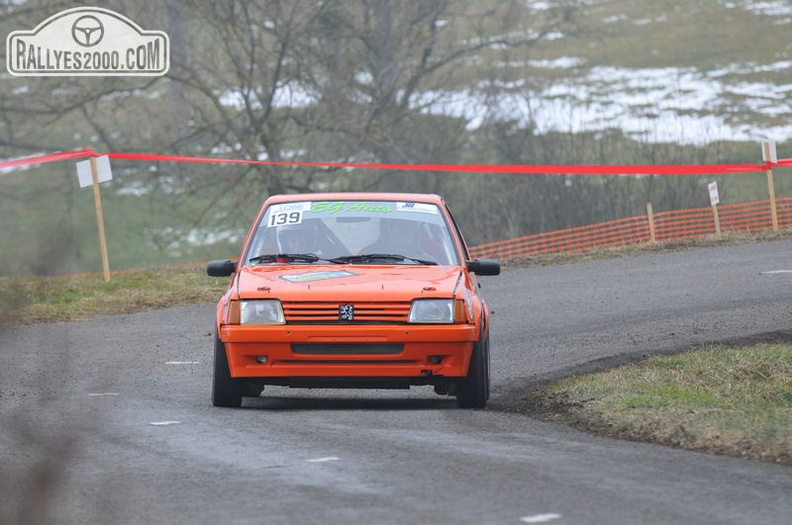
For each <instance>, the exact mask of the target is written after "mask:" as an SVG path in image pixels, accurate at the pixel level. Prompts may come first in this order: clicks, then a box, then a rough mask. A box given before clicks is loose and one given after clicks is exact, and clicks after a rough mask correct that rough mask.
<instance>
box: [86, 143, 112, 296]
mask: <svg viewBox="0 0 792 525" xmlns="http://www.w3.org/2000/svg"><path fill="white" fill-rule="evenodd" d="M90 160H91V179H92V182H93V192H94V207H95V208H96V224H97V227H98V229H99V250H100V252H101V254H102V275H103V276H104V280H105V282H106V283H107V282H110V263H109V262H108V259H107V240H106V239H105V228H104V212H103V211H102V196H101V192H100V191H99V169H98V168H97V166H96V156H95V155H91V159H90Z"/></svg>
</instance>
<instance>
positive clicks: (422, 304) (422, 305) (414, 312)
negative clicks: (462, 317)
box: [407, 299, 454, 324]
mask: <svg viewBox="0 0 792 525" xmlns="http://www.w3.org/2000/svg"><path fill="white" fill-rule="evenodd" d="M407 322H408V323H425V324H451V323H453V322H454V300H453V299H416V300H415V301H413V303H412V307H411V308H410V315H409V317H408V318H407Z"/></svg>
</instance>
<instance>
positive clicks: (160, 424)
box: [151, 421, 181, 427]
mask: <svg viewBox="0 0 792 525" xmlns="http://www.w3.org/2000/svg"><path fill="white" fill-rule="evenodd" d="M151 424H152V425H154V426H155V427H166V426H168V425H181V421H152V422H151Z"/></svg>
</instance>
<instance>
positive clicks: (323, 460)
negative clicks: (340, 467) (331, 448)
mask: <svg viewBox="0 0 792 525" xmlns="http://www.w3.org/2000/svg"><path fill="white" fill-rule="evenodd" d="M339 460H340V458H337V457H334V456H330V457H326V458H315V459H306V460H305V461H306V462H307V463H327V462H328V461H339Z"/></svg>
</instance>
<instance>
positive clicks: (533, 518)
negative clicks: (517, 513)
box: [520, 514, 561, 523]
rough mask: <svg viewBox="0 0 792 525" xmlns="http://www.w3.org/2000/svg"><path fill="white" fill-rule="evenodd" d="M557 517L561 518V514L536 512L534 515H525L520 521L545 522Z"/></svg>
mask: <svg viewBox="0 0 792 525" xmlns="http://www.w3.org/2000/svg"><path fill="white" fill-rule="evenodd" d="M557 519H561V514H537V515H536V516H525V517H524V518H520V521H522V522H523V523H547V522H548V521H554V520H557Z"/></svg>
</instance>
